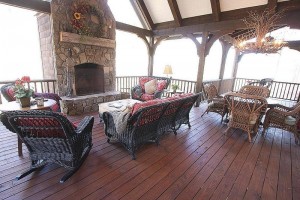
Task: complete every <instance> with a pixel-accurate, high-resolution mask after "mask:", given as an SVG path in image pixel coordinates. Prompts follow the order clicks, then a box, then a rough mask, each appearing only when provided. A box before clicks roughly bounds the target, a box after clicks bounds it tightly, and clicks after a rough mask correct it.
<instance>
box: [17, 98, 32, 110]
mask: <svg viewBox="0 0 300 200" xmlns="http://www.w3.org/2000/svg"><path fill="white" fill-rule="evenodd" d="M19 101H20V106H21V107H22V108H25V107H30V97H22V98H20V99H19Z"/></svg>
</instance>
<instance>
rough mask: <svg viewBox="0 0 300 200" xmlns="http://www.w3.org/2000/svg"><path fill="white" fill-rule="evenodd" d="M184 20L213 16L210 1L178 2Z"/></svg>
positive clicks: (178, 0) (179, 0)
mask: <svg viewBox="0 0 300 200" xmlns="http://www.w3.org/2000/svg"><path fill="white" fill-rule="evenodd" d="M177 4H178V7H179V11H180V14H181V17H182V18H188V17H195V16H199V15H207V14H211V13H212V10H211V4H210V0H201V1H200V0H177Z"/></svg>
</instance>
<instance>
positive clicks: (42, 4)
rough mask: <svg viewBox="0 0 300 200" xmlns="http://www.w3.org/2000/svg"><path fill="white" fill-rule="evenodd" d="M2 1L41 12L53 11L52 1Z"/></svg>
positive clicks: (2, 0) (1, 0)
mask: <svg viewBox="0 0 300 200" xmlns="http://www.w3.org/2000/svg"><path fill="white" fill-rule="evenodd" d="M0 3H3V4H6V5H10V6H15V7H19V8H25V9H28V10H33V11H37V12H41V13H51V8H50V3H49V2H47V1H41V0H26V1H24V0H0Z"/></svg>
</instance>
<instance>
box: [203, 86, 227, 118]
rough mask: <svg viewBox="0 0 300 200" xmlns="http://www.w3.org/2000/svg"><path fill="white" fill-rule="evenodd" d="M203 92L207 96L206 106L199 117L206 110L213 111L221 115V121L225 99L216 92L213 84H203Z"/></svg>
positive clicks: (206, 111) (224, 112)
mask: <svg viewBox="0 0 300 200" xmlns="http://www.w3.org/2000/svg"><path fill="white" fill-rule="evenodd" d="M203 88H204V92H205V95H206V98H207V103H208V107H207V109H206V110H205V112H204V113H203V114H202V115H201V117H202V116H203V115H204V114H205V113H208V112H215V113H218V114H220V115H221V116H222V119H221V122H222V121H223V117H224V115H225V114H226V111H225V110H224V105H225V101H224V98H223V97H222V96H220V95H219V94H218V90H217V88H216V86H215V85H213V84H211V83H208V84H205V85H204V86H203Z"/></svg>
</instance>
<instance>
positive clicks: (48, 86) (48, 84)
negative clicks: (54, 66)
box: [0, 79, 56, 103]
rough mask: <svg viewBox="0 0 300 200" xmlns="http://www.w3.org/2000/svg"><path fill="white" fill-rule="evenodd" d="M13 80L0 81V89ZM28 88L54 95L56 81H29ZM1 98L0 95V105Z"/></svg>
mask: <svg viewBox="0 0 300 200" xmlns="http://www.w3.org/2000/svg"><path fill="white" fill-rule="evenodd" d="M14 82H15V80H11V81H0V87H2V86H3V85H5V84H7V83H14ZM29 87H30V88H32V89H33V90H34V91H35V92H41V93H46V92H51V93H56V90H55V89H56V88H55V87H56V80H55V79H37V80H31V81H30V83H29ZM3 98H4V97H3V96H2V94H1V96H0V103H2V100H3Z"/></svg>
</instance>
